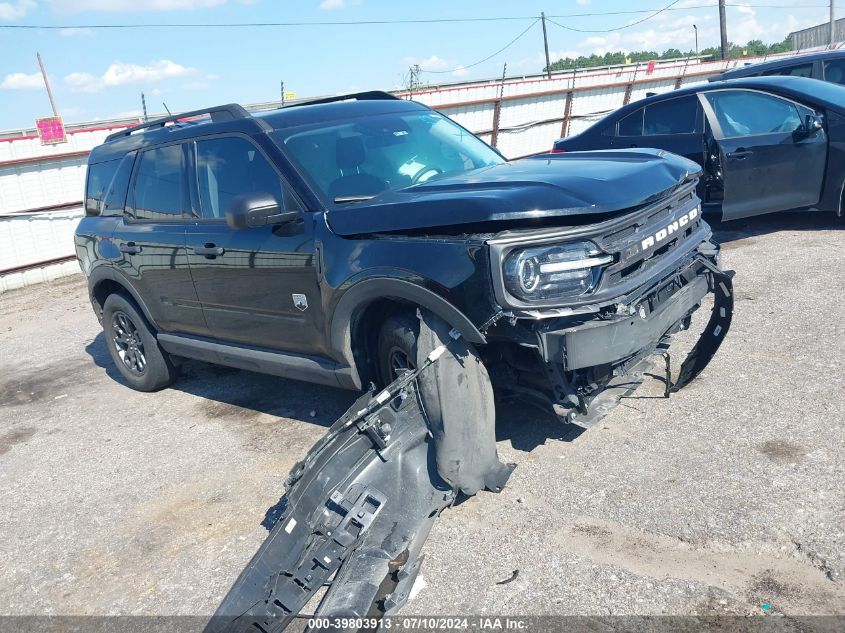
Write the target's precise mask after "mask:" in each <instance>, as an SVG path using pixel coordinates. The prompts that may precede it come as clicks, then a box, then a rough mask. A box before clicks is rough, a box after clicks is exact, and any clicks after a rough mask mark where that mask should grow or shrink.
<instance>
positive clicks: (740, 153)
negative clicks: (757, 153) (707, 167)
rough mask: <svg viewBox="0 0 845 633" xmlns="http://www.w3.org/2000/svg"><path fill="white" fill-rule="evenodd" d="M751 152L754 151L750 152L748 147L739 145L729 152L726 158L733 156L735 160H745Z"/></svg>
mask: <svg viewBox="0 0 845 633" xmlns="http://www.w3.org/2000/svg"><path fill="white" fill-rule="evenodd" d="M753 153H754V152H752V151H751V150H750V149H745V148H742V147H740V148H739V149H737V150H736V151H734V152H729V153H728V158H734V159H736V160H745V159H746V158H748V157H749V156H751V155H752V154H753Z"/></svg>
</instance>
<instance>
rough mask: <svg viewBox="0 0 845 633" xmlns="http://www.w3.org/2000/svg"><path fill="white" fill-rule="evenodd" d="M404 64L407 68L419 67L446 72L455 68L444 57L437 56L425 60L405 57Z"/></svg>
mask: <svg viewBox="0 0 845 633" xmlns="http://www.w3.org/2000/svg"><path fill="white" fill-rule="evenodd" d="M402 63H404V64H405V65H407V66H414V65H418V66H419V67H420V68H421V69H422V70H446V69H447V68H454V67H455V64H453V63H452V62H450V61H447V60H445V59H443V58H442V57H438V56H437V55H432V56H431V57H426V58H425V59H418V58H417V57H405V58H403V59H402Z"/></svg>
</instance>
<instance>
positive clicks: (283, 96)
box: [279, 81, 285, 108]
mask: <svg viewBox="0 0 845 633" xmlns="http://www.w3.org/2000/svg"><path fill="white" fill-rule="evenodd" d="M279 91H280V94H281V96H282V99H281V101H282V107H283V108H284V107H285V82H284V81H282V82H281V83H280V85H279Z"/></svg>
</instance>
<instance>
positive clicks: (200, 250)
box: [194, 242, 226, 259]
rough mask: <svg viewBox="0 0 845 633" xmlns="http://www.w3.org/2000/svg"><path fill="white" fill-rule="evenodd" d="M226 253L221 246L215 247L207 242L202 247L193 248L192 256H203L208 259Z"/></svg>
mask: <svg viewBox="0 0 845 633" xmlns="http://www.w3.org/2000/svg"><path fill="white" fill-rule="evenodd" d="M225 252H226V249H225V248H223V247H222V246H217V245H216V244H213V243H212V242H208V243H206V244H205V245H203V246H196V247H194V254H195V255H205V256H206V257H208V258H209V259H212V258H214V257H217V256H218V255H222V254H223V253H225Z"/></svg>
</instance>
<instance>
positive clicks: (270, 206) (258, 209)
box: [226, 192, 300, 229]
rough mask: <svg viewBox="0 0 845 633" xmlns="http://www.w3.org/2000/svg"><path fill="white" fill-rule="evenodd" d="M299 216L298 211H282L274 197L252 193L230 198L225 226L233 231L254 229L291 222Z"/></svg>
mask: <svg viewBox="0 0 845 633" xmlns="http://www.w3.org/2000/svg"><path fill="white" fill-rule="evenodd" d="M299 216H300V212H299V211H284V210H283V209H282V206H281V204H279V201H278V200H276V198H275V196H273V195H271V194H269V193H262V192H254V193H245V194H243V195H240V196H236V197H235V198H232V201H231V202H230V203H229V207H228V208H227V209H226V224H228V225H229V226H230V227H231V228H233V229H254V228H257V227H259V226H267V225H268V224H285V223H287V222H293V221H295V220H298V219H299Z"/></svg>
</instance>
